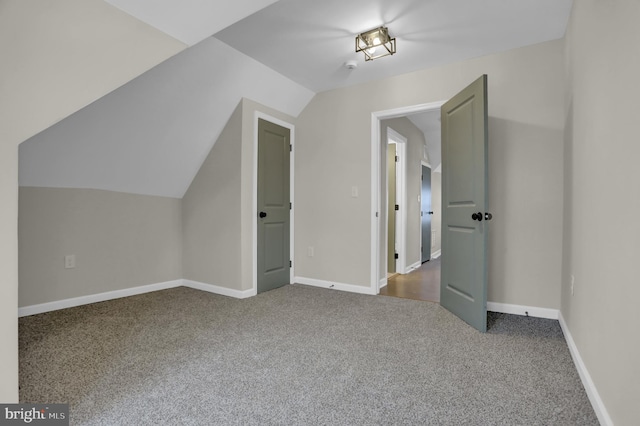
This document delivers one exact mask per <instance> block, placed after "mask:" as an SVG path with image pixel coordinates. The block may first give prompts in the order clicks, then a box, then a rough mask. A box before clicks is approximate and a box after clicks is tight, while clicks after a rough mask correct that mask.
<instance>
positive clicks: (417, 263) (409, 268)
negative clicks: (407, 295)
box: [405, 260, 422, 274]
mask: <svg viewBox="0 0 640 426" xmlns="http://www.w3.org/2000/svg"><path fill="white" fill-rule="evenodd" d="M420 265H422V262H421V261H419V260H418V261H417V262H416V263H414V264H413V265H409V266H408V267H407V271H406V272H405V274H408V273H410V272H412V271H415V270H416V269H418V268H419V267H420Z"/></svg>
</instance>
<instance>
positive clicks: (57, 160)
mask: <svg viewBox="0 0 640 426" xmlns="http://www.w3.org/2000/svg"><path fill="white" fill-rule="evenodd" d="M8 1H10V2H13V1H20V0H8ZM25 1H30V0H25ZM59 1H60V4H65V5H67V6H68V5H73V4H76V3H83V1H86V2H93V3H95V2H96V1H99V0H59ZM108 1H109V2H110V3H111V4H113V5H115V6H117V7H118V8H119V9H120V10H124V11H127V12H128V13H130V14H131V15H133V16H136V17H137V18H138V19H140V20H142V21H144V22H146V23H145V24H143V23H142V22H140V21H137V22H138V25H139V26H141V27H142V28H146V29H148V28H150V27H149V26H153V27H155V28H156V29H160V30H161V31H163V32H165V33H166V34H171V36H172V37H168V36H166V35H163V36H164V37H166V38H167V39H168V40H171V41H172V42H173V43H178V45H180V46H184V44H193V43H195V42H196V41H198V40H202V41H201V42H200V43H198V44H195V45H194V46H192V47H191V48H189V49H187V50H185V51H184V52H182V53H180V54H178V55H176V56H174V57H172V58H171V59H169V60H167V61H166V62H164V63H162V64H160V65H158V66H157V67H156V68H154V69H152V70H150V71H148V72H147V73H145V74H143V75H141V76H140V77H138V78H136V79H135V80H133V81H131V82H129V83H128V84H126V85H125V86H122V87H121V88H120V89H118V90H116V91H114V92H113V93H110V94H109V95H107V96H105V97H103V98H101V99H99V100H97V101H96V102H94V103H93V104H91V105H89V106H87V107H86V108H84V109H83V110H81V111H78V112H77V113H76V114H74V115H72V116H70V117H68V118H67V119H65V120H63V121H61V122H60V123H58V124H56V125H55V126H53V127H50V128H48V129H46V130H44V131H43V132H42V133H40V134H38V135H36V136H34V137H32V138H31V139H29V140H27V141H26V142H24V143H23V144H22V145H21V147H20V184H21V185H24V186H49V187H76V188H97V189H107V190H113V191H121V192H130V193H139V194H149V195H160V196H169V197H178V198H179V197H182V196H183V194H184V192H185V191H186V189H187V188H188V186H189V185H190V183H191V180H192V178H193V176H195V174H196V172H197V170H198V168H199V167H200V165H201V164H202V162H203V161H204V159H205V157H206V155H207V153H208V152H209V150H210V148H211V147H212V145H213V143H214V142H215V140H216V138H217V136H218V134H219V133H220V131H221V130H222V128H223V127H224V125H225V123H226V121H227V119H228V117H229V116H230V114H231V113H232V111H233V109H234V108H235V106H236V105H237V103H238V102H239V101H240V99H241V98H242V97H247V98H250V99H252V100H255V101H257V102H260V103H263V104H266V105H268V106H270V107H272V108H275V109H278V110H280V111H282V112H285V113H288V114H290V115H292V116H297V115H298V114H299V113H300V111H301V110H302V109H303V108H304V106H305V105H306V104H307V103H308V102H309V100H310V99H311V98H312V97H313V96H314V92H318V91H321V90H330V89H335V88H338V87H343V86H347V85H352V84H358V83H362V82H365V81H370V80H374V79H380V78H385V77H389V76H392V75H398V74H402V73H406V72H411V71H414V70H417V69H422V68H426V67H429V66H434V65H439V64H444V63H448V62H452V61H458V60H464V59H468V58H470V57H475V56H481V55H484V54H489V53H494V52H498V51H501V50H506V49H511V48H516V47H520V46H524V45H528V44H534V43H539V42H543V41H547V40H552V39H557V38H561V37H562V36H563V35H564V31H565V28H566V23H567V19H568V16H569V12H570V8H571V0H519V1H517V2H516V1H512V0H486V1H482V2H478V1H476V0H447V1H444V0H429V1H425V0H395V1H393V2H390V1H385V0H349V1H347V2H345V1H341V0H323V1H317V0H280V1H278V2H275V3H274V2H273V1H272V0H240V1H236V2H231V3H229V2H226V1H221V0H185V1H183V2H174V1H170V0H108ZM4 4H5V3H0V14H1V13H2V11H3V6H4ZM51 4H52V5H55V4H58V2H52V3H51ZM103 4H104V5H105V6H108V7H107V9H109V8H110V9H111V10H112V11H111V12H110V13H111V14H113V11H116V12H118V14H119V15H123V13H122V12H121V11H120V10H117V9H116V8H114V7H111V6H109V5H107V3H103ZM265 5H268V6H267V7H266V8H264V9H261V10H259V9H260V8H261V7H263V6H265ZM50 7H54V8H55V6H50ZM78 7H80V6H78ZM98 9H99V8H98ZM252 12H255V13H252ZM34 13H37V12H34ZM57 13H59V14H67V15H69V14H70V15H73V14H72V13H71V12H70V11H69V10H67V9H64V10H63V11H59V10H57ZM101 13H102V12H101ZM250 13H252V14H251V15H249V16H247V17H246V18H244V19H242V20H241V21H238V22H236V23H235V24H233V22H234V21H235V20H237V19H239V18H241V17H242V15H248V14H250ZM128 18H129V19H133V18H132V17H131V16H128ZM21 19H28V16H24V17H22V18H21ZM42 19H44V20H45V22H46V21H47V18H42ZM76 19H77V20H82V19H84V15H83V14H82V13H80V14H78V15H77V16H76ZM73 22H74V21H73V20H72V21H71V22H70V24H69V25H71V24H72V23H73ZM109 22H111V21H109ZM230 24H233V25H231V26H227V25H230ZM382 24H385V25H388V26H389V29H390V31H391V32H392V35H394V36H395V37H396V38H397V43H398V53H397V54H396V55H394V56H392V57H386V58H382V59H379V60H376V61H373V62H367V63H364V61H363V59H362V58H361V57H360V56H358V55H357V54H356V53H355V52H354V44H355V42H354V37H355V34H356V33H358V32H361V31H364V30H367V29H370V28H373V27H375V26H378V25H382ZM14 26H15V25H14ZM18 26H19V24H18ZM225 27H226V28H225ZM222 28H224V29H222ZM219 29H222V31H220V32H218V33H216V35H215V38H212V37H208V35H211V34H212V33H213V32H215V31H217V30H219ZM16 31H18V29H17V27H16ZM51 31H53V29H51ZM113 31H114V32H115V33H117V32H118V25H117V24H116V25H114V28H113ZM91 33H92V29H91V28H87V26H86V25H84V26H76V27H74V30H73V31H70V34H67V35H66V37H67V38H69V39H71V40H73V41H75V42H78V41H79V40H80V41H81V40H85V38H84V37H85V36H87V37H89V35H91ZM155 33H158V31H156V32H155ZM134 35H135V34H134ZM134 35H131V39H130V40H128V41H130V42H131V43H133V44H136V43H137V44H139V46H138V48H141V49H144V48H145V47H146V46H147V44H145V43H143V41H141V39H140V38H139V37H134ZM42 36H43V37H44V35H42ZM107 36H108V34H107ZM123 36H125V35H124V34H123V35H120V36H119V37H120V38H122V37H123ZM173 37H175V38H178V39H179V40H181V41H182V42H183V43H184V44H182V43H180V42H178V41H176V40H175V39H174V38H173ZM120 38H118V40H120ZM86 40H87V44H88V47H89V49H90V48H92V47H94V46H95V47H101V45H100V44H95V45H94V44H92V43H94V40H93V39H92V38H91V37H89V38H87V39H86ZM125 41H127V40H126V39H125ZM223 42H224V43H223ZM29 47H33V48H35V49H36V50H35V53H34V52H29V55H31V56H34V57H36V58H38V57H39V56H38V54H40V55H43V56H46V55H47V52H42V49H38V45H37V43H35V42H34V43H33V45H30V46H29ZM122 49H124V47H122ZM143 51H144V50H143ZM20 52H22V53H23V54H26V53H27V52H25V51H24V49H22V50H20ZM81 52H84V51H81ZM74 53H77V52H73V51H72V52H71V53H65V54H64V55H61V56H60V57H57V56H56V57H55V60H56V63H57V64H58V65H59V66H60V70H59V71H58V74H63V73H64V71H65V70H66V69H67V68H72V66H71V65H69V66H65V65H64V64H65V61H67V60H69V57H70V55H71V56H73V55H74ZM89 53H91V50H89V52H88V53H87V57H83V56H73V61H71V62H69V63H70V64H80V65H86V64H85V62H86V63H90V62H91V61H92V60H93V58H94V56H95V55H93V56H92V55H91V54H89ZM94 53H95V52H94ZM127 55H128V56H126V57H125V58H124V59H119V60H117V61H116V60H114V61H112V62H106V63H103V62H100V64H101V65H102V67H100V68H98V69H94V68H91V67H89V68H87V69H88V70H90V71H91V72H92V74H87V73H86V72H85V73H81V74H82V75H80V77H82V78H84V79H85V80H88V81H89V82H90V83H92V84H93V83H94V82H97V83H101V82H104V81H107V82H109V84H102V86H101V90H102V92H103V93H101V94H105V93H107V92H108V90H106V89H107V88H110V90H112V89H114V88H115V87H117V84H116V83H115V82H110V76H111V75H112V73H113V72H114V70H120V71H121V70H128V69H129V64H130V63H136V59H137V58H136V57H135V56H132V55H134V54H133V53H132V52H129V51H127ZM166 56H170V55H166ZM47 57H50V56H47ZM347 60H356V61H358V65H359V66H358V68H357V69H355V70H351V71H350V70H347V69H345V68H344V67H343V64H344V62H345V61H347ZM156 61H157V59H156ZM158 62H159V61H158ZM28 65H29V66H31V67H38V66H39V67H41V68H42V69H40V70H35V71H34V70H33V69H30V70H29V72H30V73H31V74H30V76H31V79H35V80H37V78H38V77H39V76H42V77H44V78H45V79H44V81H46V84H45V86H46V88H47V89H48V90H46V91H45V92H46V93H45V94H50V95H52V96H48V97H45V96H44V94H40V97H39V98H38V99H33V98H29V100H28V101H27V102H32V103H33V102H36V103H37V102H45V103H48V104H51V105H53V106H56V105H57V104H65V103H67V101H66V100H67V99H68V96H67V95H74V94H77V93H79V92H80V91H82V90H83V86H82V85H78V84H76V85H73V84H72V83H73V79H74V78H75V79H76V80H77V79H78V73H77V72H76V70H74V69H70V70H69V78H68V80H69V81H66V80H65V82H66V84H65V86H64V87H63V88H62V89H61V90H53V89H51V88H50V86H51V87H53V86H55V84H56V82H55V80H51V79H47V78H46V77H47V74H46V69H47V68H46V62H45V63H43V61H41V60H39V61H35V62H29V63H28ZM83 70H84V69H83ZM129 75H130V77H129V78H132V77H133V76H135V75H137V74H134V75H131V74H129ZM0 83H1V82H0ZM122 83H124V82H122ZM122 83H120V84H122ZM16 96H17V95H16ZM89 98H90V97H88V98H87V99H89ZM83 99H84V98H83ZM93 99H95V98H93ZM93 99H91V100H93ZM87 103H88V102H87ZM25 105H28V104H27V103H25ZM85 105H86V103H85ZM72 106H76V109H77V108H79V107H80V106H82V105H80V103H79V102H75V103H73V105H72ZM69 109H70V107H68V108H66V109H64V111H62V112H60V114H59V115H60V117H59V118H58V119H60V118H62V117H63V116H64V114H66V113H67V112H66V111H68V110H69ZM21 114H22V115H21V116H28V114H29V112H28V110H26V109H25V110H21ZM54 122H55V121H54ZM50 124H52V123H50ZM434 155H435V154H434Z"/></svg>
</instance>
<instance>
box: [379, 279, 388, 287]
mask: <svg viewBox="0 0 640 426" xmlns="http://www.w3.org/2000/svg"><path fill="white" fill-rule="evenodd" d="M388 283H389V280H388V279H387V278H381V279H380V282H379V283H378V287H379V288H384V287H386V286H387V284H388Z"/></svg>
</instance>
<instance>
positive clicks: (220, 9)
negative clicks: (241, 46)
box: [105, 0, 276, 46]
mask: <svg viewBox="0 0 640 426" xmlns="http://www.w3.org/2000/svg"><path fill="white" fill-rule="evenodd" d="M105 1H107V2H108V3H111V4H112V5H114V6H116V7H117V8H119V9H121V10H123V11H124V12H126V13H128V14H130V15H131V16H134V17H136V18H138V19H139V20H141V21H142V22H146V23H147V24H149V25H151V26H154V27H155V28H157V29H159V30H160V31H162V32H164V33H166V34H169V35H170V36H171V37H174V38H176V39H178V40H180V41H181V42H183V43H185V44H187V45H189V46H193V45H194V44H196V43H198V42H200V41H202V40H204V39H205V38H207V37H210V36H211V35H212V34H215V33H216V32H218V31H220V30H221V29H223V28H225V27H227V26H228V25H229V24H230V23H232V22H236V21H238V20H240V19H242V18H244V17H246V16H249V15H250V14H252V13H254V12H256V11H258V10H260V9H262V8H263V7H266V6H268V5H270V4H272V3H275V2H276V0H236V1H220V0H218V1H215V0H180V1H176V0H105Z"/></svg>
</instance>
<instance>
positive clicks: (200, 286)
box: [183, 280, 256, 299]
mask: <svg viewBox="0 0 640 426" xmlns="http://www.w3.org/2000/svg"><path fill="white" fill-rule="evenodd" d="M183 281H184V283H183V285H184V286H185V287H189V288H193V289H195V290H202V291H206V292H209V293H214V294H219V295H222V296H229V297H235V298H236V299H246V298H247V297H251V296H255V295H256V291H255V289H249V290H235V289H232V288H228V287H220V286H217V285H213V284H206V283H201V282H198V281H191V280H183Z"/></svg>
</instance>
